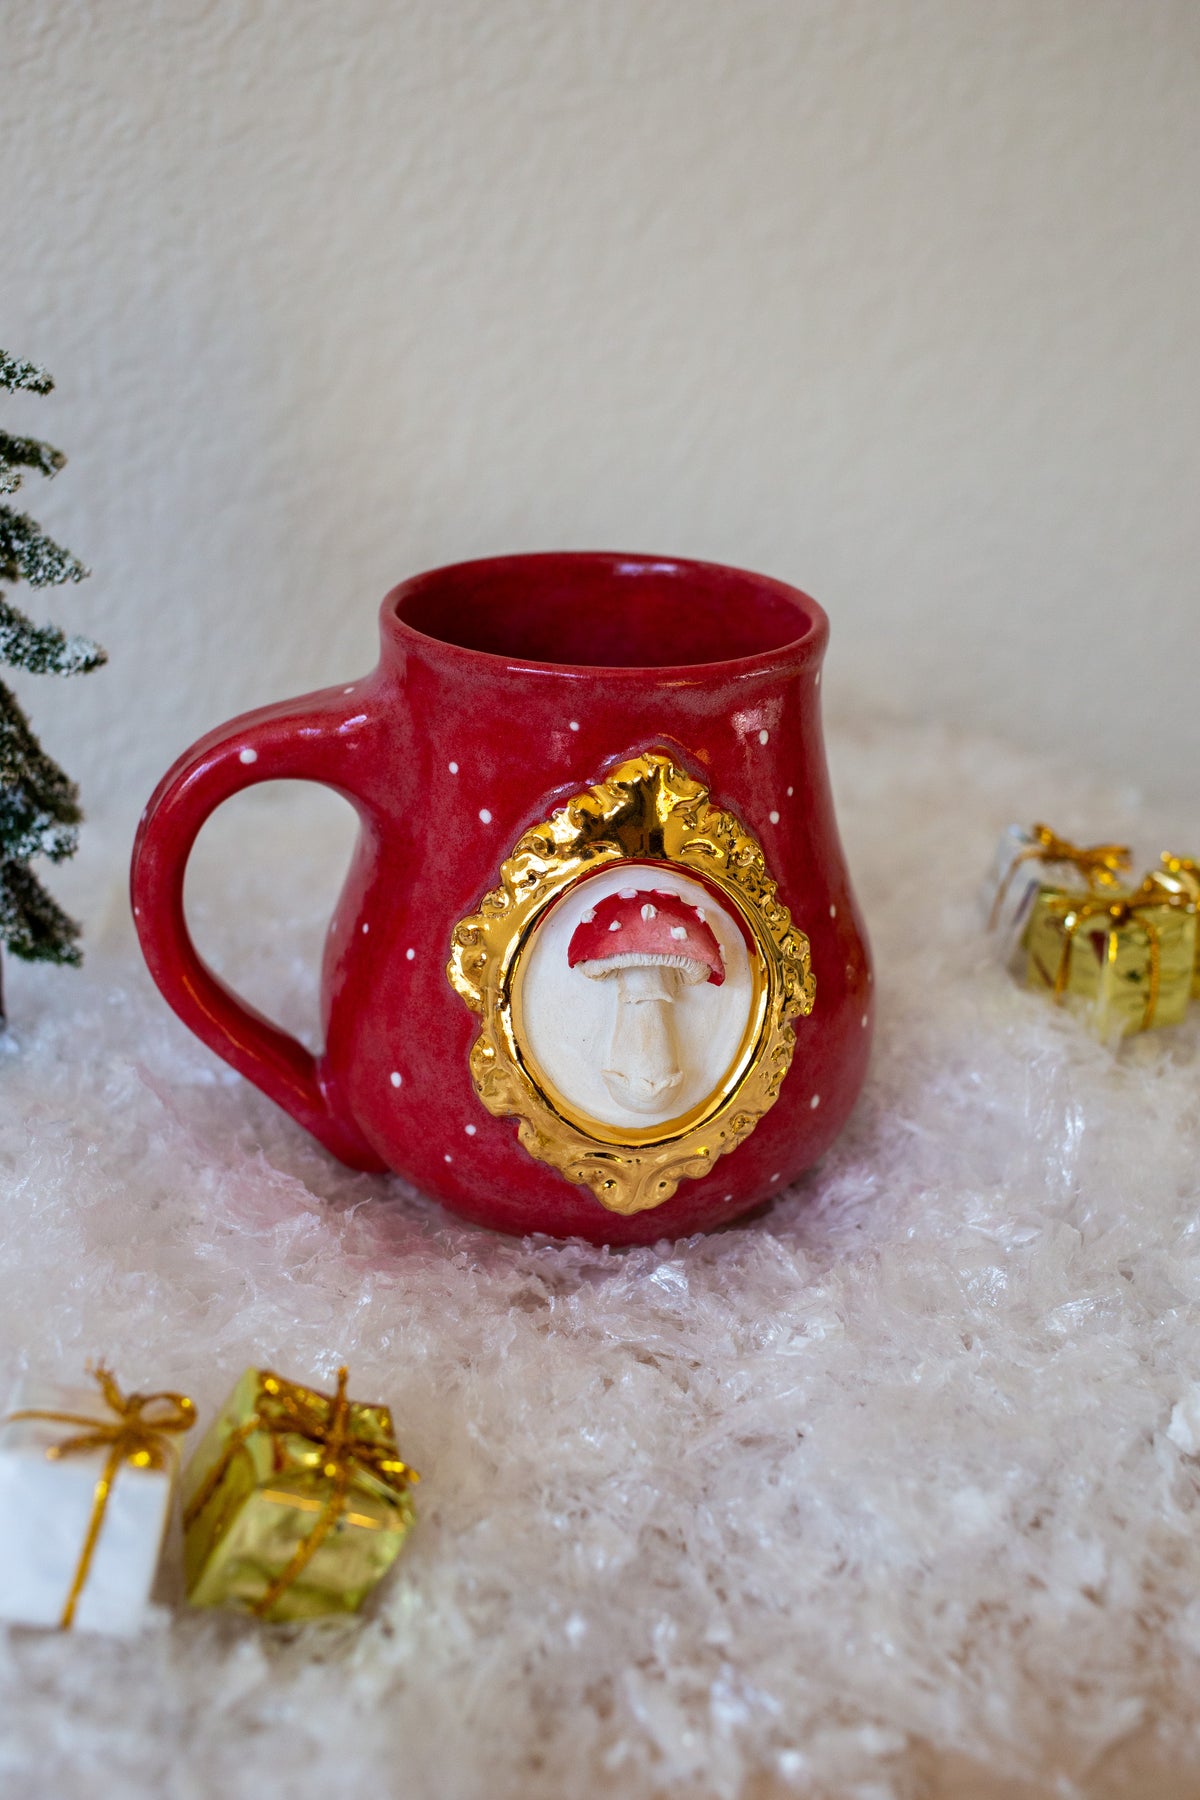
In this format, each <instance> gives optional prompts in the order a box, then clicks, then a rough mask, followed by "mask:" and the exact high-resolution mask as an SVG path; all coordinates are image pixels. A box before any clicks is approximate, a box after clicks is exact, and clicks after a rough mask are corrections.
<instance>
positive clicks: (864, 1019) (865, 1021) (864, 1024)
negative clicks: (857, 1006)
mask: <svg viewBox="0 0 1200 1800" xmlns="http://www.w3.org/2000/svg"><path fill="white" fill-rule="evenodd" d="M862 1022H863V1030H864V1031H865V1030H866V1029H867V1015H866V1013H864V1014H863V1020H862Z"/></svg>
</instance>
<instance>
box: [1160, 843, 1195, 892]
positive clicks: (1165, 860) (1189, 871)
mask: <svg viewBox="0 0 1200 1800" xmlns="http://www.w3.org/2000/svg"><path fill="white" fill-rule="evenodd" d="M1158 860H1159V862H1160V863H1161V864H1162V866H1163V868H1164V869H1165V871H1166V873H1167V874H1168V875H1175V876H1182V877H1183V878H1184V880H1185V882H1186V881H1193V882H1194V883H1195V884H1196V889H1197V891H1198V892H1200V862H1197V861H1196V859H1195V858H1194V857H1191V856H1175V855H1173V854H1172V852H1171V851H1170V850H1164V851H1163V853H1162V855H1161V856H1160V857H1159V859H1158Z"/></svg>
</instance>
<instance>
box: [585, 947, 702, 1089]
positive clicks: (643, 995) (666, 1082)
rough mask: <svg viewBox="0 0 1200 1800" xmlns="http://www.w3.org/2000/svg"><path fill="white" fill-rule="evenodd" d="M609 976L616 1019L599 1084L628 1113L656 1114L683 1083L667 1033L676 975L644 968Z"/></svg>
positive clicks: (667, 969) (666, 968)
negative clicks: (612, 981)
mask: <svg viewBox="0 0 1200 1800" xmlns="http://www.w3.org/2000/svg"><path fill="white" fill-rule="evenodd" d="M613 974H614V978H615V980H616V984H617V1019H616V1024H615V1025H614V1027H613V1035H612V1047H611V1049H610V1051H609V1060H608V1065H607V1067H606V1068H605V1070H604V1080H605V1083H606V1085H607V1087H608V1091H609V1093H610V1094H611V1095H612V1097H613V1099H614V1100H617V1101H619V1102H620V1104H621V1105H622V1106H627V1107H629V1109H630V1111H631V1112H644V1113H652V1112H659V1111H661V1110H662V1107H663V1103H664V1102H665V1101H666V1099H667V1098H668V1096H669V1095H670V1094H671V1093H672V1092H673V1091H674V1089H675V1088H677V1087H678V1086H679V1084H680V1082H681V1081H682V1080H683V1071H682V1070H681V1069H680V1067H679V1058H678V1055H677V1054H676V1050H675V1033H674V1031H673V1030H672V1027H671V1007H672V1006H673V1005H674V1003H675V996H676V994H677V993H678V992H679V981H680V971H679V970H678V969H674V968H671V967H670V966H669V965H663V964H649V965H644V966H642V967H637V968H625V969H616V970H614V971H613Z"/></svg>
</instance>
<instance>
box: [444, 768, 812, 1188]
mask: <svg viewBox="0 0 1200 1800" xmlns="http://www.w3.org/2000/svg"><path fill="white" fill-rule="evenodd" d="M623 860H635V861H637V862H640V863H664V864H669V865H674V866H675V867H676V868H677V869H679V870H680V871H681V872H686V873H688V874H691V875H693V876H694V877H696V878H697V879H698V880H699V881H700V882H701V883H707V884H708V885H709V886H710V887H711V888H712V889H713V890H715V891H716V892H717V893H719V894H721V895H723V896H724V897H725V898H726V899H727V900H729V901H730V902H731V903H732V906H733V907H734V908H735V909H736V911H737V913H738V914H739V915H740V918H741V920H742V921H743V922H744V925H745V927H746V933H747V935H748V937H749V938H750V939H751V940H752V941H753V944H754V947H755V957H756V969H755V1000H754V1005H753V1008H752V1016H751V1020H750V1024H749V1026H748V1028H747V1034H746V1042H745V1053H744V1054H742V1055H739V1058H738V1059H737V1062H736V1066H735V1067H734V1068H733V1069H731V1071H730V1074H729V1076H728V1078H727V1080H726V1081H725V1082H724V1084H723V1085H722V1086H721V1087H720V1088H719V1089H718V1090H717V1091H716V1092H715V1093H713V1094H712V1095H710V1096H709V1098H708V1099H707V1100H706V1101H705V1102H704V1103H703V1104H702V1105H701V1106H698V1107H695V1108H693V1109H692V1111H691V1112H689V1113H687V1114H686V1115H685V1116H684V1117H682V1118H680V1119H675V1120H671V1121H669V1122H668V1123H667V1124H664V1125H661V1126H659V1127H658V1128H656V1129H653V1130H636V1131H629V1132H621V1131H619V1130H617V1129H615V1128H610V1127H604V1126H600V1125H597V1126H596V1127H595V1128H594V1129H593V1130H588V1129H585V1128H584V1125H583V1124H582V1122H581V1121H580V1119H579V1118H578V1116H576V1117H574V1118H572V1117H568V1116H566V1114H567V1113H568V1112H569V1111H570V1110H571V1109H570V1108H564V1107H563V1106H561V1105H556V1104H555V1102H554V1100H553V1099H552V1098H551V1097H550V1095H549V1094H548V1093H547V1092H546V1086H545V1084H543V1083H542V1082H541V1081H539V1080H538V1078H537V1076H536V1074H535V1072H534V1070H533V1069H532V1068H531V1066H530V1060H529V1058H527V1056H526V1055H525V1053H524V1049H523V1045H522V1042H521V1033H520V1009H519V995H518V993H517V987H518V982H517V975H518V971H519V967H520V959H521V954H522V951H523V949H524V948H525V946H526V945H527V944H528V943H529V942H530V939H531V935H532V933H533V932H534V930H535V929H536V927H537V926H538V924H539V922H540V921H541V920H542V918H543V916H544V915H545V913H546V911H547V909H548V908H549V907H550V906H551V905H552V904H553V902H554V901H555V900H557V899H558V898H559V896H560V895H562V894H563V893H564V892H565V890H566V889H567V888H569V887H570V886H572V885H573V884H574V883H575V882H576V881H578V880H579V879H580V878H581V877H582V876H585V875H590V874H593V873H595V872H596V871H597V870H598V869H601V868H604V867H606V866H608V865H612V864H616V863H620V862H621V861H623ZM446 974H447V976H448V977H449V980H450V983H451V985H452V986H453V988H454V990H455V992H456V993H458V994H459V995H460V996H461V998H462V999H463V1000H464V1001H465V1002H466V1004H467V1005H468V1006H469V1007H470V1008H471V1010H472V1012H476V1013H479V1014H480V1015H481V1018H482V1021H483V1024H482V1028H481V1030H480V1033H479V1036H478V1037H477V1038H476V1040H475V1043H474V1045H473V1046H472V1049H471V1074H472V1077H473V1079H474V1083H475V1088H476V1091H477V1093H478V1095H479V1098H480V1100H481V1101H482V1102H483V1104H484V1106H485V1107H486V1108H487V1109H488V1111H489V1112H491V1113H493V1114H495V1115H496V1116H497V1117H506V1116H509V1115H513V1116H515V1117H516V1118H518V1119H519V1121H520V1125H519V1130H518V1137H519V1141H520V1142H521V1144H522V1145H523V1146H524V1148H525V1149H526V1150H527V1151H528V1152H529V1154H530V1155H531V1156H534V1157H536V1158H537V1159H538V1160H539V1161H540V1162H545V1163H548V1164H550V1166H551V1167H552V1168H555V1169H557V1170H559V1172H560V1173H561V1174H562V1175H564V1176H565V1177H566V1179H567V1180H568V1181H572V1182H577V1183H579V1184H581V1185H585V1186H587V1187H589V1188H590V1189H591V1191H592V1193H593V1194H594V1195H595V1197H596V1199H597V1200H598V1201H599V1202H600V1204H601V1205H602V1206H604V1207H607V1208H608V1210H609V1211H610V1212H617V1213H622V1214H625V1215H629V1214H632V1213H638V1212H644V1211H646V1210H647V1209H648V1208H650V1207H654V1206H661V1205H662V1204H663V1202H664V1201H666V1200H669V1199H670V1198H671V1196H672V1195H673V1194H674V1192H675V1190H676V1188H677V1187H678V1186H679V1183H680V1182H681V1181H683V1180H684V1179H686V1178H689V1177H691V1178H694V1177H696V1176H700V1175H705V1174H707V1173H708V1171H709V1170H710V1169H711V1168H712V1167H713V1165H714V1163H715V1162H716V1160H717V1158H718V1157H719V1156H723V1155H726V1154H728V1152H729V1151H731V1150H734V1149H736V1148H737V1146H738V1145H739V1144H740V1143H742V1142H743V1141H744V1140H745V1139H746V1138H747V1137H748V1136H749V1135H750V1133H751V1132H752V1131H753V1130H754V1128H755V1126H756V1125H757V1124H758V1122H759V1120H760V1119H761V1118H762V1117H763V1115H764V1114H765V1113H766V1112H767V1111H768V1110H769V1109H770V1107H771V1106H773V1105H774V1103H775V1101H776V1100H777V1099H778V1098H779V1092H780V1088H781V1086H782V1084H783V1079H784V1077H785V1075H786V1074H787V1072H788V1069H789V1067H790V1066H791V1061H792V1055H793V1052H794V1050H795V1044H796V1034H795V1030H794V1027H793V1023H792V1021H793V1020H794V1019H796V1018H797V1017H805V1016H807V1015H808V1014H809V1013H811V1011H812V1009H813V1001H814V998H815V992H816V985H815V981H814V978H813V973H812V968H811V963H810V958H809V945H808V939H807V937H806V936H805V934H804V933H803V932H802V931H801V930H799V928H798V927H797V926H796V925H794V924H793V922H792V919H791V915H790V914H789V912H788V909H787V907H786V906H784V905H783V903H782V902H781V901H780V900H779V898H778V896H777V893H776V887H775V883H774V881H773V880H772V879H771V877H770V875H769V874H768V873H767V868H766V860H765V858H764V855H763V851H762V847H761V845H760V844H759V843H758V842H757V840H756V839H755V838H754V837H753V836H752V835H751V834H750V832H748V831H747V830H746V829H745V827H744V826H743V825H742V824H741V822H740V821H739V820H738V819H737V818H736V817H735V816H734V815H733V814H732V813H730V812H725V811H722V810H721V809H720V808H719V807H717V806H714V805H713V804H712V802H711V800H710V799H709V793H708V789H707V788H706V787H704V786H703V785H702V784H701V783H700V782H698V781H694V780H693V779H692V778H691V777H690V776H689V775H687V774H685V773H684V771H683V770H682V769H680V768H679V767H678V766H677V765H676V764H675V763H674V762H673V761H672V759H671V758H670V757H669V756H667V755H666V754H664V753H662V752H659V751H652V752H648V753H647V754H645V755H642V756H637V757H633V758H632V759H630V760H629V761H627V762H623V763H621V764H619V765H618V766H617V767H616V768H614V769H613V770H612V772H611V773H610V774H609V775H608V776H607V778H606V779H605V780H603V781H601V782H598V783H597V784H596V786H595V787H592V788H589V789H588V790H587V792H585V793H581V794H577V795H575V796H574V797H573V798H572V799H570V800H568V801H567V802H566V804H565V805H564V806H562V807H560V808H559V809H558V811H556V812H555V813H554V814H553V815H552V816H551V817H550V818H549V819H547V820H546V821H545V822H544V823H543V824H540V825H535V826H534V827H532V828H531V829H530V830H529V831H527V832H525V833H524V835H523V836H522V837H521V838H520V839H519V841H518V842H517V844H516V847H515V848H514V850H513V853H512V855H511V856H510V857H508V858H507V860H506V861H505V862H503V863H502V864H501V867H500V884H499V886H498V887H495V888H493V889H492V890H491V891H490V893H487V894H485V895H484V897H483V900H482V901H481V902H480V905H479V910H478V911H477V912H474V913H472V914H471V915H470V916H469V917H468V918H465V919H463V920H462V921H461V922H460V923H459V924H458V925H456V926H455V928H454V933H453V938H452V950H451V955H450V960H449V962H448V964H447V965H446Z"/></svg>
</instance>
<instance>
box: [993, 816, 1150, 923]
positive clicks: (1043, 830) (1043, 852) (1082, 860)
mask: <svg viewBox="0 0 1200 1800" xmlns="http://www.w3.org/2000/svg"><path fill="white" fill-rule="evenodd" d="M1033 838H1034V841H1033V843H1032V844H1026V846H1025V848H1024V849H1023V850H1018V851H1017V854H1016V855H1015V856H1014V857H1013V859H1012V861H1011V862H1010V863H1009V865H1008V868H1007V870H1006V871H1005V875H1004V880H1003V881H1002V882H1001V883H1000V886H999V888H998V889H997V891H996V898H995V900H994V901H993V902H992V911H991V915H990V917H989V919H988V930H989V931H994V930H995V927H996V923H997V921H998V919H999V917H1000V908H1001V907H1002V906H1003V905H1004V896H1005V894H1007V892H1008V890H1009V887H1010V885H1011V883H1012V878H1013V876H1014V875H1015V874H1016V872H1017V868H1018V866H1019V865H1020V864H1021V863H1025V862H1046V863H1053V862H1065V863H1070V864H1071V866H1072V867H1073V868H1076V869H1078V870H1079V873H1080V874H1081V875H1082V876H1083V878H1084V880H1085V881H1086V882H1087V884H1088V886H1089V887H1092V888H1109V887H1115V886H1116V883H1117V877H1118V875H1119V874H1120V873H1121V872H1122V871H1123V870H1125V869H1128V868H1129V866H1130V863H1131V862H1132V853H1131V851H1130V849H1129V846H1128V844H1073V843H1071V841H1070V839H1069V838H1061V837H1059V836H1058V833H1057V832H1054V831H1051V829H1050V827H1049V825H1035V826H1034V827H1033Z"/></svg>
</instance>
